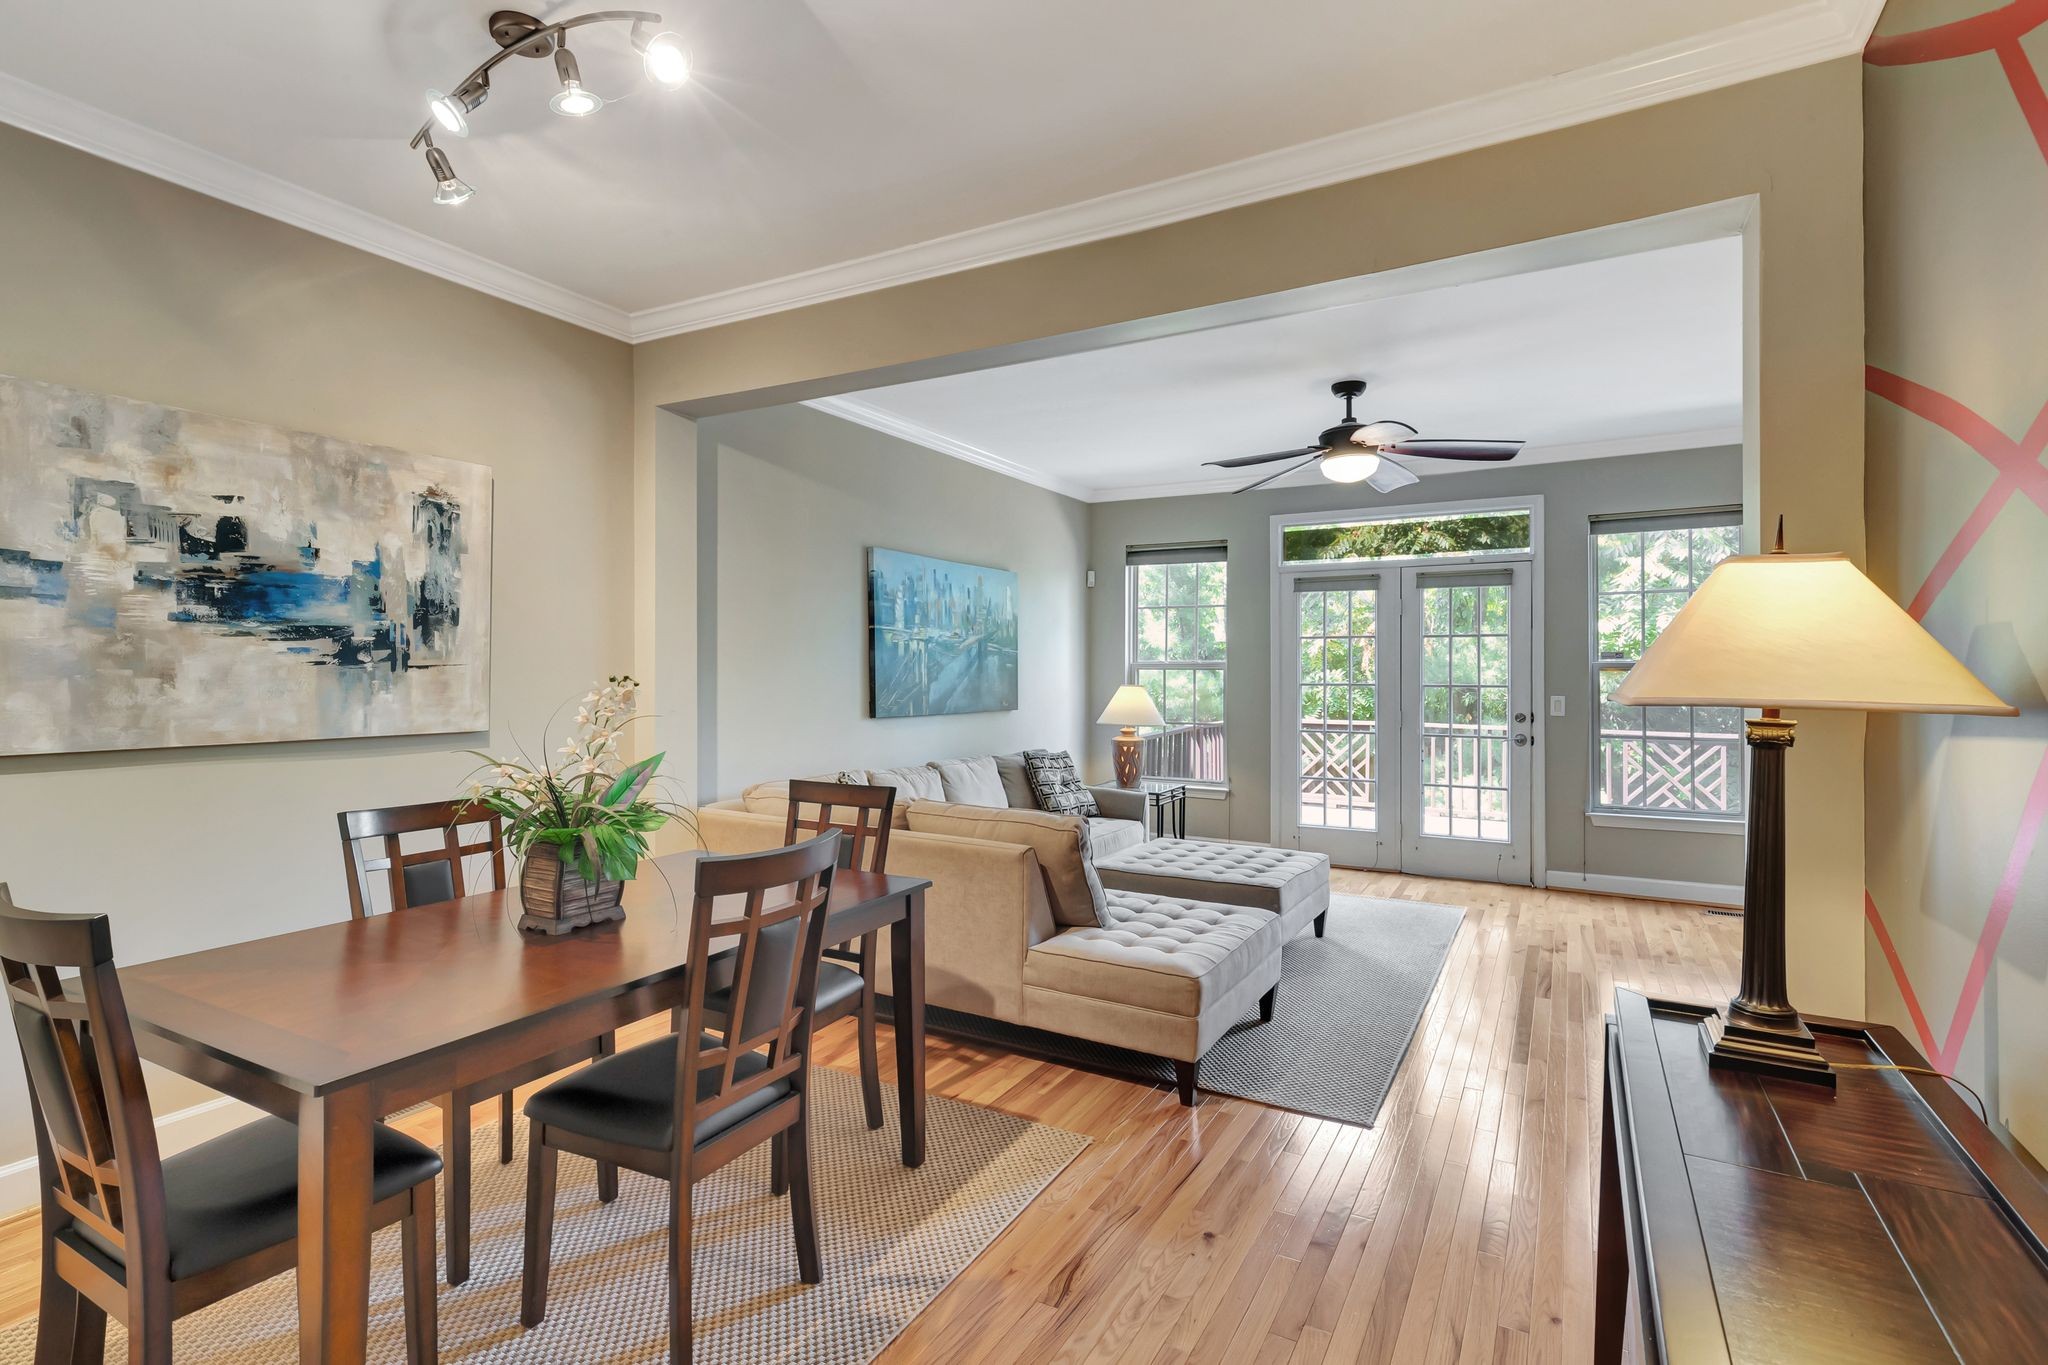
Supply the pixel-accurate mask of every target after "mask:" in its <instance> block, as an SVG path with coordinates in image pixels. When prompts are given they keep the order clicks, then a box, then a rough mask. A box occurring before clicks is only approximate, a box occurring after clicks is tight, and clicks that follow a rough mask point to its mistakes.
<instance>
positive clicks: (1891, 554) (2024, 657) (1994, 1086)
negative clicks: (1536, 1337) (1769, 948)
mask: <svg viewBox="0 0 2048 1365" xmlns="http://www.w3.org/2000/svg"><path fill="white" fill-rule="evenodd" d="M1988 8H1990V6H1988V5H1986V4H1983V3H1968V4H1960V5H1959V4H1952V3H1942V4H1933V3H1927V0H1893V3H1892V4H1891V5H1890V6H1889V7H1888V8H1887V10H1886V12H1885V16H1884V21H1883V23H1882V24H1881V25H1880V27H1879V36H1878V38H1877V40H1876V41H1874V42H1873V43H1872V46H1871V54H1870V55H1871V56H1872V58H1873V59H1874V61H1876V62H1882V63H1886V64H1873V65H1872V66H1870V67H1869V68H1868V74H1867V75H1866V77H1865V91H1866V96H1865V110H1866V119H1867V134H1866V136H1867V153H1866V175H1867V183H1868V189H1867V199H1866V208H1865V212H1866V218H1867V236H1866V250H1867V260H1866V270H1867V273H1868V277H1869V319H1870V333H1869V339H1868V349H1869V361H1870V364H1871V366H1872V367H1873V374H1872V377H1871V387H1872V394H1871V397H1870V399H1869V401H1868V405H1867V414H1868V422H1869V426H1868V438H1869V461H1870V477H1869V483H1868V497H1867V508H1868V513H1869V524H1870V568H1871V573H1872V576H1873V577H1875V578H1876V580H1877V581H1878V582H1879V583H1880V584H1882V585H1883V586H1884V587H1885V588H1886V589H1887V590H1888V591H1890V592H1891V593H1892V595H1893V596H1895V597H1896V598H1898V600H1899V601H1901V602H1905V603H1910V604H1912V605H1913V606H1915V607H1916V608H1919V609H1922V610H1924V615H1923V617H1922V619H1923V623H1924V624H1925V625H1926V626H1927V628H1928V629H1929V630H1931V631H1932V632H1934V634H1935V636H1936V638H1938V639H1939V640H1940V641H1941V642H1942V643H1943V644H1945V645H1947V646H1948V648H1949V649H1950V650H1951V651H1953V652H1954V653H1955V654H1956V655H1957V657H1959V658H1961V659H1962V660H1963V661H1964V662H1966V663H1968V664H1969V666H1970V667H1971V668H1972V669H1973V670H1975V672H1976V673H1977V675H1978V676H1979V677H1981V678H1982V679H1984V681H1985V682H1986V683H1988V684H1990V686H1991V687H1992V689H1993V690H1994V691H1996V692H1997V693H1998V694H1999V695H2000V696H2002V697H2004V698H2005V699H2006V700H2007V701H2009V702H2012V703H2013V704H2015V705H2017V706H2019V707H2020V708H2021V710H2022V714H2021V715H2020V717H2019V718H2018V719H2014V720H2007V719H1974V718H1958V717H1945V716H1928V717H1912V718H1903V719H1883V720H1877V719H1873V721H1872V723H1871V727H1870V745H1869V759H1868V762H1869V774H1870V787H1869V803H1868V807H1867V814H1866V819H1867V821H1868V827H1869V835H1868V837H1869V849H1870V856H1869V872H1868V881H1869V896H1870V901H1869V907H1870V908H1869V913H1870V917H1871V927H1870V931H1869V936H1868V944H1867V950H1866V960H1867V973H1868V977H1869V982H1870V1002H1871V1009H1872V1011H1873V1012H1874V1013H1875V1014H1876V1015H1877V1016H1878V1017H1880V1018H1884V1019H1888V1020H1890V1021H1892V1022H1894V1023H1896V1024H1897V1025H1898V1026H1899V1027H1900V1028H1901V1029H1903V1030H1904V1031H1905V1032H1906V1035H1907V1036H1908V1037H1909V1038H1914V1039H1915V1040H1916V1041H1918V1042H1919V1044H1920V1045H1921V1046H1922V1047H1923V1048H1924V1049H1925V1050H1926V1051H1927V1053H1928V1054H1929V1056H1930V1057H1932V1058H1933V1059H1934V1061H1935V1064H1936V1065H1937V1066H1940V1067H1942V1068H1944V1069H1947V1068H1953V1069H1954V1070H1955V1071H1956V1073H1957V1074H1958V1075H1960V1076H1961V1077H1963V1079H1965V1080H1966V1081H1968V1082H1969V1083H1970V1084H1971V1085H1973V1086H1976V1087H1977V1088H1978V1089H1979V1090H1980V1091H1982V1092H1983V1093H1984V1096H1985V1098H1986V1100H1987V1101H1988V1102H1989V1103H1990V1105H1991V1107H1992V1112H1993V1117H1994V1118H1997V1119H2001V1120H2003V1121H2005V1122H2006V1123H2008V1124H2009V1125H2010V1127H2011V1130H2012V1132H2013V1134H2014V1135H2015V1136H2016V1137H2017V1138H2018V1139H2019V1140H2020V1141H2021V1142H2023V1143H2025V1144H2027V1145H2028V1146H2029V1147H2030V1148H2031V1149H2032V1150H2033V1151H2034V1152H2035V1153H2037V1154H2048V839H2043V838H2041V837H2040V836H2041V835H2042V834H2043V832H2044V831H2043V823H2044V819H2048V701H2044V699H2043V695H2042V694H2043V690H2044V688H2048V607H2044V605H2043V596H2042V588H2043V585H2044V584H2048V470H2044V469H2042V467H2041V466H2040V463H2039V461H2040V456H2041V451H2042V443H2043V438H2044V437H2048V430H2044V429H2039V419H2040V414H2041V412H2042V405H2043V402H2044V400H2048V388H2044V379H2048V371H2044V368H2043V366H2042V363H2041V362H2042V354H2043V353H2042V348H2041V344H2040V318H2041V317H2042V316H2043V314H2044V313H2048V269H2044V267H2043V261H2044V259H2048V258H2044V255H2043V248H2042V242H2043V241H2044V239H2048V165H2044V159H2043V152H2042V148H2041V147H2040V146H2038V145H2036V142H2035V140H2034V137H2033V136H2032V135H2030V133H2029V131H2028V126H2027V122H2026V120H2025V119H2024V118H2023V117H2022V113H2021V105H2020V103H2019V100H2018V98H2017V97H2016V95H2015V87H2014V85H2013V84H2012V83H2011V82H2010V80H2009V79H2008V76H2007V75H2006V73H2005V72H2003V71H2002V70H2001V68H2000V64H1999V59H1998V58H1997V56H1995V55H1994V54H1992V53H1990V52H1988V51H1987V52H1976V53H1970V54H1966V55H1961V56H1957V57H1953V58H1948V59H1945V60H1935V61H1914V60H1908V61H1907V62H1906V64H1902V65H1892V64H1889V63H1890V62H1892V61H1895V60H1897V59H1900V58H1907V59H1911V58H1914V57H1916V56H1918V55H1920V54H1919V53H1917V52H1915V51H1914V50H1913V49H1912V47H1911V46H1910V40H1908V42H1907V44H1906V45H1902V44H1901V43H1900V42H1899V40H1898V39H1897V38H1896V36H1895V35H1900V34H1907V33H1911V32H1912V31H1914V30H1920V29H1925V28H1928V27H1930V26H1933V25H1937V24H1942V23H1945V22H1949V21H1953V20H1956V19H1959V18H1963V17H1965V16H1967V15H1969V14H1972V13H1975V12H1977V11H1980V10H1986V9H1988ZM2010 17H2011V16H2010V15H2009V16H2008V18H2010ZM2026 51H2027V52H2028V53H2030V54H2031V56H2032V59H2033V62H2034V65H2035V67H2036V68H2037V69H2039V68H2041V67H2042V66H2043V65H2044V64H2048V61H2044V59H2048V33H2044V32H2043V31H2040V30H2036V31H2035V32H2034V34H2033V36H2032V38H2031V39H2030V40H2029V41H2028V43H2027V44H2026ZM2022 79H2023V80H2025V81H2034V80H2035V79H2036V78H2034V77H2033V76H2032V75H2031V74H2028V75H2026V76H2024V77H2022ZM2030 93H2031V94H2032V95H2033V96H2034V97H2035V98H2038V97H2039V93H2040V91H2039V86H2038V84H2037V83H2036V84H2034V85H2032V87H2031V91H2030ZM1964 206H1967V207H1966V209H1965V208H1964ZM1888 376H1890V377H1896V378H1895V379H1894V378H1889V377H1888ZM1898 381H1905V382H1907V383H1910V384H1912V385H1916V386H1921V391H1920V392H1919V393H1918V394H1917V395H1916V394H1914V393H1912V392H1911V391H1905V390H1902V388H1901V387H1900V384H1899V382H1898ZM1954 405H1960V406H1954ZM1971 414H1974V419H1981V423H1982V426H1981V427H1979V428H1977V429H1975V430H1972V423H1973V420H1974V419H1973V417H1972V416H1971ZM2030 428H2035V430H2034V432H2033V434H2032V435H2031V436H2023V433H2027V432H2029V430H2030ZM2010 442H2017V443H2018V444H2017V446H2016V447H2015V448H2014V454H2015V458H2014V467H2015V468H2016V469H2024V470H2026V471H2027V472H2029V473H2030V475H2031V477H2032V483H2031V485H2030V489H2031V491H2030V492H2020V493H2018V494H2017V495H2016V496H2011V495H2010V494H2011V492H2012V485H2011V484H2007V485H2004V488H2005V489H2006V493H2005V494H1998V495H1994V485H1995V484H1997V482H1998V473H1997V470H1995V469H1994V468H1993V466H1992V464H1991V463H1990V462H1989V461H1988V460H1987V459H1986V458H1985V456H1984V455H1983V454H1980V453H1979V451H1978V449H1976V448H1975V447H1982V448H1983V449H1984V450H1986V451H1989V452H1991V453H1993V454H1999V453H2004V452H2005V450H2006V449H2007V447H2008V445H2009V443H2010ZM1987 495H1994V496H1996V498H1997V501H1996V502H1995V503H1987V502H1986V501H1985V500H1986V498H1987ZM1980 512H1981V513H1982V514H1983V516H1984V520H1983V522H1982V523H1981V532H1982V534H1981V538H1980V539H1977V540H1976V541H1975V543H1974V545H1970V544H1969V543H1968V541H1967V540H1958V537H1959V536H1963V535H1965V534H1966V531H1965V528H1966V527H1967V526H1969V525H1970V523H1971V521H1972V519H1973V517H1975V516H1977V515H1978V514H1979V513H1980ZM1951 546H1954V547H1955V548H1956V549H1957V550H1958V551H1964V550H1965V549H1966V552H1965V553H1961V557H1960V558H1959V560H1957V561H1956V564H1955V567H1954V572H1953V576H1952V577H1949V578H1948V579H1947V581H1946V583H1945V584H1944V583H1943V582H1942V578H1941V571H1940V568H1939V566H1941V564H1942V561H1943V556H1944V554H1945V552H1947V551H1949V550H1950V548H1951ZM1887 940H1888V941H1889V943H1890V945H1891V946H1892V948H1893V949H1894V950H1895V951H1896V954H1897V959H1898V960H1897V963H1896V966H1895V965H1894V963H1893V962H1892V960H1891V959H1890V958H1889V956H1888V955H1887V953H1886V951H1885V945H1886V942H1887ZM1980 953H1982V954H1984V956H1983V957H1982V958H1981V959H1980V957H1979V954H1980Z"/></svg>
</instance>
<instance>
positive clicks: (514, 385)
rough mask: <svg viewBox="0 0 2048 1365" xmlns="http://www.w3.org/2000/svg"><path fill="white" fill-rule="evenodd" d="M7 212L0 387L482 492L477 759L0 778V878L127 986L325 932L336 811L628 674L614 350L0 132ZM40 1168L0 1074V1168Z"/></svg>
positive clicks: (338, 893) (619, 384)
mask: <svg viewBox="0 0 2048 1365" xmlns="http://www.w3.org/2000/svg"><path fill="white" fill-rule="evenodd" d="M0 204H4V205H5V206H6V209H5V211H4V212H0V373H7V374H14V375H21V376H24V377H28V378H33V379H41V380H47V381H50V382H53V383H58V384H67V385H71V386H73V387H77V388H82V389H92V390H98V391H100V392H104V393H114V394H121V395H124V396H127V397H131V398H140V399H145V400H147V401H150V402H156V403H167V404H171V405H174V406H177V407H184V408H191V409H193V410H195V411H199V412H207V413H219V414H222V415H225V416H230V417H240V418H246V419H249V420H252V421H257V422H268V423H273V424H275V425H278V426H282V427H287V428H290V429H293V430H299V431H312V432H322V433H325V434H328V435H333V436H339V437H343V438H346V439H349V440H355V441H366V442H375V443H379V444H383V445H389V446H395V447H398V448H399V449H402V450H409V451H414V452H417V453H419V454H422V455H437V456H443V457H446V458H449V459H457V460H469V461H473V462H476V463H479V464H486V465H489V466H491V468H492V470H493V471H494V475H495V478H494V488H493V495H492V496H493V510H494V513H495V522H496V534H495V555H494V562H493V570H492V589H493V592H492V598H493V602H492V621H491V640H492V660H491V663H492V668H491V726H492V732H491V733H490V734H489V735H430V736H420V737H417V738H407V739H356V740H340V741H333V742H326V743H310V744H251V745H239V746H230V747H221V748H205V749H179V750H158V751H147V752H130V753H110V754H79V755H69V756H56V757H35V758H7V759H0V812H4V817H0V881H8V882H11V883H12V884H13V892H14V895H15V897H16V899H18V900H19V901H20V902H21V903H22V904H24V905H28V906H31V907H34V908H36V909H39V910H50V911H71V912H81V913H83V912H98V911H104V912H105V913H106V914H108V915H109V916H110V917H111V918H112V921H113V930H114V946H115V951H116V952H117V953H118V954H119V955H120V958H121V960H122V961H123V962H145V961H149V960H151V959H154V958H160V957H167V956H170V955H172V954H175V953H185V952H191V951H193V950H195V949H200V948H207V947H212V946H214V945H217V944H223V943H234V942H240V941H243V940H246V939H253V938H260V937H262V936H264V935H266V934H280V933H284V932H286V931H288V930H293V929H302V928H305V927H307V926H308V925H313V924H320V923H323V922H331V921H335V920H341V919H346V918H347V917H348V896H347V892H346V890H345V888H344V886H343V884H342V871H341V859H340V858H339V856H338V855H337V851H336V847H335V832H334V813H335V812H336V811H339V810H347V809H351V808H353V807H358V806H370V805H389V804H397V803H402V802H409V801H430V800H437V799H440V798H442V797H446V796H452V795H454V794H456V793H457V792H459V791H460V790H461V784H462V780H463V778H464V776H465V775H466V774H467V773H469V772H470V771H471V769H473V768H474V766H475V760H474V759H473V758H471V757H469V756H468V755H466V754H465V753H463V752H462V750H463V749H465V748H467V747H469V746H472V745H475V746H479V747H490V748H493V749H498V750H500V751H506V750H508V749H509V746H510V745H511V743H512V741H513V736H514V734H515V732H516V734H517V736H518V737H519V738H520V739H521V740H523V741H525V742H526V743H527V744H528V745H529V747H531V746H532V745H533V743H534V741H535V740H536V738H537V737H538V736H537V730H538V727H540V726H541V725H543V724H545V723H546V721H547V719H548V716H549V715H550V713H552V712H553V711H554V710H555V708H556V707H557V706H558V705H559V704H560V703H562V702H563V701H564V700H567V699H573V698H575V697H579V696H581V695H582V694H583V693H584V691H586V690H587V689H588V687H589V685H590V682H591V680H592V679H593V678H601V677H604V676H605V675H606V674H609V673H616V672H619V671H621V670H622V669H624V668H626V667H628V666H629V665H630V662H631V648H632V640H631V629H632V621H631V618H630V614H629V606H630V595H631V582H630V579H631V575H632V571H633V565H632V559H631V555H630V539H631V537H630V530H631V528H630V523H629V520H628V514H629V511H630V508H631V499H632V481H631V472H632V470H631V463H630V462H631V455H632V450H631V418H632V407H631V402H632V358H631V354H630V352H629V348H628V347H627V346H626V345H625V344H624V343H622V342H617V341H611V340H607V339H606V338H604V337H600V336H598V335H596V334H595V333H592V332H586V331H584V330H582V329H581V328H578V327H573V326H570V325H569V324H567V323H563V322H557V321H554V320H553V319H551V318H546V317H542V316H541V315H540V314H538V313H534V312H530V311H528V310H526V309H524V308H520V307H517V306H515V305H513V304H510V303H506V302H503V301H501V300H499V299H494V298H489V297H487V296H485V295H483V294H479V293H476V292H474V291H472V290H468V289H464V288H462V287H460V286H458V285H454V284H450V283H448V282H447V281H445V280H440V279H436V278H434V277H433V276H430V275H424V274H421V273H420V272H418V271H416V270H410V269H407V268H406V267H404V266H401V265H397V264H394V263H393V262H391V261H387V260H384V259H383V258H381V257H378V256H372V255H369V254H367V253H365V252H361V251H357V250H354V249H353V248H350V247H346V246H342V245H340V244H339V243H336V242H333V241H330V240H328V239H327V238H325V237H317V236H314V235H313V234H311V233H308V232H302V231H300V230H299V229H297V228H292V227H287V226H285V225H284V224H282V223H279V222H276V221H275V220H273V219H269V218H264V217H260V216H258V215H256V214H253V213H248V212H245V211H243V210H241V209H238V208H234V207H231V206H230V205H227V204H224V203H222V202H220V201H219V200H217V199H209V198H206V197H205V196H203V195H199V194H194V193H191V192H190V191H187V190H182V189H178V188H176V187H175V186H172V185H169V184H166V183H165V182H164V181H161V180H156V179H152V178H151V177H149V176H146V175H142V174H140V173H138V172H135V171H131V170H127V169H124V168H123V167H120V166H116V165H114V164H113V163H112V162H108V161H102V160H100V159H98V158H96V157H92V156H88V155H87V154H85V153H84V152H79V151H75V150H73V149H71V148H69V147H63V146H59V145H58V144H56V143H54V142H48V141H44V140H43V139H41V138H37V137H34V136H32V135H30V134H28V133H24V132H21V131H19V130H17V129H14V128H7V127H0ZM230 703H232V699H230ZM7 1046H8V1051H9V1052H11V1051H12V1045H11V1044H8V1045H7ZM152 1090H153V1092H154V1094H155V1098H156V1108H157V1113H158V1115H159V1116H161V1115H163V1114H166V1113H170V1112H173V1111H175V1110H176V1109H178V1108H180V1107H181V1106H184V1105H190V1104H193V1103H196V1102H198V1101H200V1100H204V1099H210V1098H211V1097H212V1092H211V1091H207V1090H203V1089H201V1088H199V1087H198V1086H195V1085H192V1084H190V1083H189V1082H179V1081H177V1080H175V1079H169V1080H166V1079H164V1078H161V1077H154V1076H153V1084H152ZM33 1153H34V1140H33V1136H32V1134H31V1133H30V1130H29V1124H28V1104H27V1099H26V1094H25V1091H24V1089H23V1081H22V1071H21V1068H20V1067H19V1066H16V1065H13V1064H12V1063H11V1062H9V1063H8V1064H5V1065H0V1166H4V1165H5V1164H6V1163H8V1162H10V1161H13V1160H16V1159H19V1158H23V1157H31V1156H32V1155H33ZM9 1211H10V1210H7V1209H4V1208H0V1213H4V1212H9Z"/></svg>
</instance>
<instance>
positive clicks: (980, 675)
mask: <svg viewBox="0 0 2048 1365" xmlns="http://www.w3.org/2000/svg"><path fill="white" fill-rule="evenodd" d="M868 634H869V638H870V645H869V650H868V697H869V714H870V715H872V716H875V717H877V718H882V719H886V718H891V717H898V716H957V715H961V714H963V713H965V712H969V711H1014V710H1016V709H1017V575H1016V574H1014V573H1012V572H1010V571H1009V570H1008V569H988V568H983V567H982V566H981V565H979V564H959V563H955V562H954V561H953V560H950V559H933V558H931V557H929V556H927V555H914V554H909V553H906V552H905V551H902V550H882V549H871V550H869V551H868Z"/></svg>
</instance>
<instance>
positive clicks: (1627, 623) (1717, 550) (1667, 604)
mask: <svg viewBox="0 0 2048 1365" xmlns="http://www.w3.org/2000/svg"><path fill="white" fill-rule="evenodd" d="M1741 534H1742V528H1741V513H1740V512H1739V511H1733V510H1727V509H1717V510H1713V511H1707V512H1691V513H1678V514H1672V515H1669V516H1644V517H1628V518H1616V519H1612V520H1596V521H1595V522H1594V523H1593V533H1592V539H1593V544H1592V556H1593V580H1594V598H1593V636H1594V661H1593V679H1594V684H1593V685H1594V696H1593V705H1594V709H1595V712H1596V714H1597V716H1598V718H1599V724H1597V725H1596V726H1595V727H1594V732H1593V808H1594V809H1595V810H1607V811H1622V812H1636V813H1644V814H1659V815H1680V816H1685V815H1696V816H1705V817H1722V818H1734V817H1737V816H1740V815H1741V814H1742V799H1743V765H1742V752H1743V751H1742V709H1741V708H1740V707H1736V706H1623V705H1621V704H1619V703H1617V702H1616V701H1614V700H1613V696H1614V690H1615V689H1616V688H1617V687H1620V686H1621V680H1622V679H1623V678H1624V677H1626V676H1627V675H1628V671H1629V669H1631V668H1633V667H1635V664H1636V660H1637V659H1639V658H1641V657H1642V654H1643V651H1644V650H1646V649H1648V648H1649V647H1650V645H1651V643H1652V642H1653V641H1655V640H1656V638H1657V635H1658V633H1659V632H1660V631H1662V630H1663V629H1664V627H1665V626H1667V625H1669V624H1670V623H1671V618H1672V617H1674V616H1676V615H1677V614H1678V609H1679V608H1680V607H1682V606H1684V605H1685V603H1686V599H1687V598H1689V597H1691V596H1692V594H1693V592H1694V590H1695V589H1697V588H1698V587H1699V585H1700V584H1701V583H1703V582H1705V581H1706V577H1707V575H1708V574H1709V573H1710V572H1712V571H1713V568H1714V566H1715V565H1716V564H1719V563H1720V562H1721V561H1722V560H1724V559H1726V558H1727V557H1728V556H1729V555H1732V554H1734V553H1735V552H1736V549H1737V547H1738V545H1739V544H1740V540H1741Z"/></svg>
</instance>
